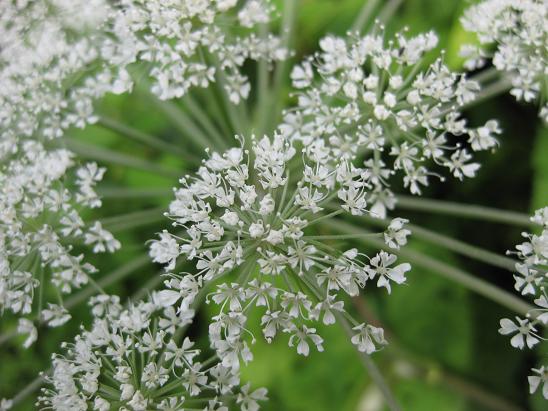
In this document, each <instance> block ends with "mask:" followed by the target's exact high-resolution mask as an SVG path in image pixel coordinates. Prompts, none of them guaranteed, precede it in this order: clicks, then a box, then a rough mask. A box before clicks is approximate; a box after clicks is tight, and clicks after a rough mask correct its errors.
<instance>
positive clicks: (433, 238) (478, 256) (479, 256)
mask: <svg viewBox="0 0 548 411" xmlns="http://www.w3.org/2000/svg"><path fill="white" fill-rule="evenodd" d="M361 218H362V219H363V220H366V221H367V222H368V223H370V224H373V225H376V226H379V227H383V228H385V227H386V226H388V224H389V221H387V220H383V219H379V218H372V217H368V216H362V217H361ZM406 227H407V228H408V229H409V230H411V235H412V236H413V237H415V238H419V239H422V240H425V241H428V242H429V243H432V244H435V245H438V246H441V247H445V248H447V249H448V250H451V251H453V252H455V253H458V254H461V255H464V256H466V257H470V258H473V259H475V260H478V261H482V262H484V263H487V264H490V265H493V266H495V267H500V268H504V269H506V270H508V271H514V269H515V265H516V263H517V261H515V260H512V259H511V258H508V257H504V256H502V255H498V254H496V253H493V252H491V251H488V250H484V249H483V248H481V247H477V246H474V245H470V244H467V243H465V242H463V241H459V240H455V239H454V238H451V237H448V236H446V235H443V234H440V233H436V232H434V231H431V230H428V229H426V228H423V227H419V226H417V225H414V224H406Z"/></svg>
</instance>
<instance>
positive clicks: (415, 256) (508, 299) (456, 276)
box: [323, 221, 533, 315]
mask: <svg viewBox="0 0 548 411" xmlns="http://www.w3.org/2000/svg"><path fill="white" fill-rule="evenodd" d="M323 224H324V225H325V226H328V227H331V228H332V229H334V230H336V231H343V232H345V233H362V232H363V231H364V230H363V229H360V228H358V227H356V226H354V225H353V224H349V223H347V222H345V221H326V222H324V223H323ZM356 241H360V242H362V243H364V244H367V245H370V246H374V247H376V248H381V249H386V250H387V251H389V252H390V253H392V254H396V255H399V256H401V257H402V258H403V259H405V260H407V261H409V262H410V263H411V264H412V265H414V266H415V267H419V268H423V269H427V270H431V271H433V272H434V273H436V274H439V275H441V276H443V277H446V278H448V279H450V280H453V281H455V282H457V283H459V284H461V285H463V286H464V287H466V288H468V289H470V290H472V291H474V292H476V293H477V294H480V295H482V296H484V297H486V298H488V299H490V300H492V301H495V302H497V303H499V304H500V305H502V306H504V307H506V308H509V309H510V310H513V311H515V312H516V313H518V314H523V315H525V314H527V312H529V311H530V310H531V309H532V308H533V307H532V306H531V305H530V304H528V303H526V302H525V301H523V300H522V299H520V298H518V297H516V296H515V295H514V294H512V293H509V292H507V291H504V290H502V289H500V288H498V287H496V286H494V285H492V284H490V283H489V282H487V281H485V280H482V279H480V278H477V277H475V276H474V275H473V274H470V273H468V272H466V271H464V270H461V269H459V268H456V267H453V266H451V265H449V264H446V263H444V262H442V261H439V260H436V259H434V258H432V257H429V256H427V255H424V254H422V253H420V252H417V251H413V250H411V249H409V247H407V248H406V247H404V248H401V249H400V250H394V249H391V248H389V247H388V246H387V245H386V244H385V243H384V241H382V240H378V239H376V238H374V237H361V238H358V239H356Z"/></svg>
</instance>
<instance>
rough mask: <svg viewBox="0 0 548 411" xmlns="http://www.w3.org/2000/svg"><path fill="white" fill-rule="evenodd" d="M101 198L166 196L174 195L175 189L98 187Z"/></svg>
mask: <svg viewBox="0 0 548 411" xmlns="http://www.w3.org/2000/svg"><path fill="white" fill-rule="evenodd" d="M96 191H97V193H98V194H99V196H100V197H101V198H107V199H110V198H126V199H127V198H166V197H172V196H173V191H172V190H170V189H169V188H167V187H166V188H125V187H97V190H96Z"/></svg>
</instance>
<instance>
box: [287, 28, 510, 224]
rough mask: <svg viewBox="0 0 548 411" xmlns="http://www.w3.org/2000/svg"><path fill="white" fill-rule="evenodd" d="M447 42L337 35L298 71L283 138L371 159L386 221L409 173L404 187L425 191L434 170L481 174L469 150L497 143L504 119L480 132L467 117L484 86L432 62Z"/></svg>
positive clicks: (335, 155) (371, 180) (313, 151)
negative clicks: (394, 182) (394, 189)
mask: <svg viewBox="0 0 548 411" xmlns="http://www.w3.org/2000/svg"><path fill="white" fill-rule="evenodd" d="M437 41H438V40H437V37H436V35H435V34H434V33H432V32H429V33H426V34H421V35H418V36H415V37H406V36H404V35H403V34H397V35H396V38H395V39H394V40H389V41H386V40H385V39H384V35H383V34H382V33H380V34H377V33H372V34H369V35H366V36H364V37H357V36H356V35H353V34H349V35H348V36H347V37H344V38H342V37H335V36H327V37H325V38H323V39H322V40H321V41H320V48H321V51H320V52H319V53H317V54H316V55H315V56H314V58H310V59H308V60H305V61H304V62H303V63H301V64H300V65H297V66H296V67H295V68H294V69H293V71H292V74H291V78H292V80H293V86H294V88H295V89H297V92H296V95H297V98H298V102H297V106H296V107H295V108H294V109H289V110H287V111H286V112H285V116H284V122H283V124H282V125H281V126H280V131H281V132H282V133H283V134H284V135H286V136H288V137H289V138H291V139H295V140H300V141H302V142H303V144H304V145H305V147H306V154H307V155H308V156H310V157H318V156H324V157H328V158H332V159H334V160H337V159H345V160H346V159H351V160H353V159H356V158H360V159H361V158H363V157H365V162H364V166H365V168H366V169H367V174H368V176H367V181H366V182H367V183H368V184H370V185H371V187H372V188H373V190H370V191H369V194H368V197H367V199H368V200H369V201H371V202H373V203H375V204H376V211H377V212H378V213H379V215H381V216H384V215H385V214H386V209H387V208H392V207H393V204H394V200H393V196H392V195H391V192H390V190H389V187H390V182H389V179H390V177H391V176H392V175H393V174H395V173H397V172H398V173H402V174H403V182H404V186H405V187H407V188H408V189H409V190H410V191H411V193H413V194H420V193H421V186H425V185H428V179H429V178H430V177H432V176H437V174H434V173H433V172H431V171H430V170H429V169H428V167H430V164H432V163H433V164H435V165H437V166H441V167H446V168H448V169H449V170H450V172H451V173H452V174H453V175H454V176H455V177H457V178H459V179H462V178H463V177H473V176H474V174H475V172H476V171H477V169H478V168H479V165H478V164H477V163H472V162H470V161H471V156H470V154H469V150H468V149H467V148H465V147H464V144H465V143H468V144H469V145H470V148H471V149H472V150H473V151H477V150H485V149H490V148H493V147H494V146H496V145H497V141H496V139H495V135H496V134H498V133H499V132H500V130H499V129H498V126H497V125H496V122H495V121H490V122H488V123H487V124H486V125H485V126H483V127H479V128H471V127H468V126H467V125H466V121H465V120H464V119H462V118H461V114H460V108H461V107H462V106H463V105H464V104H466V103H468V102H470V101H472V100H474V98H475V96H476V94H477V92H478V91H479V84H478V83H476V82H474V81H471V80H468V79H467V78H466V77H465V76H463V75H461V74H458V73H454V72H452V71H451V70H449V68H448V67H447V66H446V65H445V64H444V63H443V59H442V58H441V57H440V58H438V59H437V60H435V62H434V63H432V64H427V63H426V62H425V61H426V57H425V56H426V55H427V54H428V53H431V52H432V50H433V49H434V48H435V47H436V45H437Z"/></svg>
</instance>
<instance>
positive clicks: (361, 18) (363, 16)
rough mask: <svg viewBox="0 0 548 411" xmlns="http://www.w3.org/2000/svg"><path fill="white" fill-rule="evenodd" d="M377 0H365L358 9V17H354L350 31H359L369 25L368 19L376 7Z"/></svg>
mask: <svg viewBox="0 0 548 411" xmlns="http://www.w3.org/2000/svg"><path fill="white" fill-rule="evenodd" d="M379 1H380V0H369V1H365V3H364V5H363V6H362V8H361V10H360V13H359V14H358V17H356V20H354V24H352V28H351V29H350V31H351V32H357V33H361V32H362V31H363V30H364V29H365V28H367V27H368V26H369V23H370V21H369V19H370V18H371V15H372V14H373V11H374V9H375V7H377V5H378V4H379Z"/></svg>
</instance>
